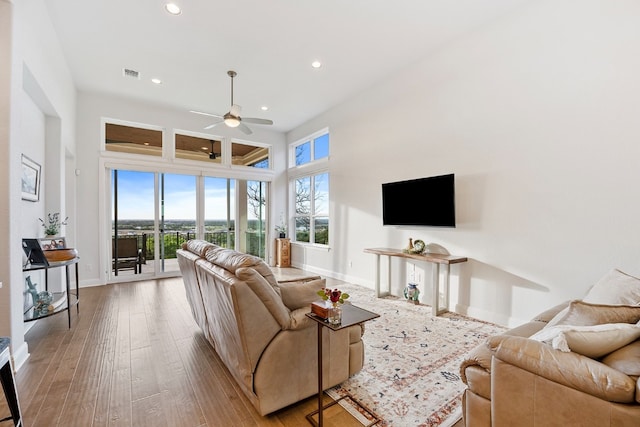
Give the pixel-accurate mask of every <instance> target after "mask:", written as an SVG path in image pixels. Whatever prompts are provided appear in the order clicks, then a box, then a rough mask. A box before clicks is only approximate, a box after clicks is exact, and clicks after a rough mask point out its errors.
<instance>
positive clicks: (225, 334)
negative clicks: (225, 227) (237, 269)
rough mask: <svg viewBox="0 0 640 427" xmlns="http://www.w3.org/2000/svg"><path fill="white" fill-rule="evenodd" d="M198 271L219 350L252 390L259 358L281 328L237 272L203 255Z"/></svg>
mask: <svg viewBox="0 0 640 427" xmlns="http://www.w3.org/2000/svg"><path fill="white" fill-rule="evenodd" d="M196 272H197V276H198V280H199V282H200V287H201V292H202V299H203V303H204V308H205V311H206V314H207V321H208V325H209V335H210V336H211V339H212V340H213V343H214V347H215V349H216V352H217V353H218V355H219V356H220V358H221V359H222V360H223V361H224V363H225V365H226V366H227V368H229V371H230V372H231V373H232V374H233V376H234V377H235V378H236V380H237V381H238V383H240V384H241V385H242V386H243V387H245V388H246V389H247V390H249V392H250V393H252V392H253V391H252V390H251V387H252V381H253V380H252V375H253V371H254V370H255V367H256V365H257V363H258V360H259V359H260V356H261V354H262V352H263V351H264V349H265V347H266V346H267V345H268V344H269V342H270V341H271V340H272V339H273V337H274V336H275V335H276V334H277V333H278V332H280V331H281V330H282V328H281V326H280V324H279V322H278V321H277V320H276V319H275V318H274V316H273V315H272V314H271V312H270V311H269V308H268V307H267V305H265V303H264V302H263V301H261V299H260V297H259V296H258V295H257V294H256V293H255V292H254V291H253V290H252V289H251V288H250V287H249V286H248V285H247V283H246V282H245V281H243V280H241V279H239V278H238V277H237V276H236V275H234V274H231V273H230V272H229V271H227V270H225V269H223V268H221V267H219V266H217V265H214V264H212V263H210V262H208V261H206V260H203V259H200V260H198V261H197V262H196ZM264 287H269V288H270V286H269V285H265V286H264ZM272 292H273V291H272ZM285 310H286V308H285Z"/></svg>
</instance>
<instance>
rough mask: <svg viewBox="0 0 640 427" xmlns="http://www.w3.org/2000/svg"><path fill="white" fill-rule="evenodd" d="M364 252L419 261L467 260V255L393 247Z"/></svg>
mask: <svg viewBox="0 0 640 427" xmlns="http://www.w3.org/2000/svg"><path fill="white" fill-rule="evenodd" d="M364 252H366V253H369V254H376V255H387V256H397V257H402V258H411V259H417V260H420V261H427V262H435V263H437V264H457V263H460V262H467V261H468V260H467V257H461V256H456V255H444V254H435V253H421V254H408V253H405V252H402V249H394V248H367V249H365V250H364Z"/></svg>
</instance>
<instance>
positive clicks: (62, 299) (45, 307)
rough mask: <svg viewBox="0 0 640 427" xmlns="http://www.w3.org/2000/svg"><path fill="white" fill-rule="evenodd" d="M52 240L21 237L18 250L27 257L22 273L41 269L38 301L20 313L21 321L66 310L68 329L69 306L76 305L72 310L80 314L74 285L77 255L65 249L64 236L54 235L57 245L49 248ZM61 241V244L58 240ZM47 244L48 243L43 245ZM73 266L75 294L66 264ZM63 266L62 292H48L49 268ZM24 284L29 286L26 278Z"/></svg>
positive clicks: (76, 286) (76, 290) (77, 278)
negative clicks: (42, 285)
mask: <svg viewBox="0 0 640 427" xmlns="http://www.w3.org/2000/svg"><path fill="white" fill-rule="evenodd" d="M53 241H54V239H22V249H23V250H24V253H25V255H26V256H27V263H26V264H25V265H24V266H23V268H22V271H23V272H24V273H26V272H30V271H38V270H44V277H45V278H44V287H45V290H44V291H43V292H39V293H37V298H38V301H34V302H33V305H32V306H31V307H30V308H29V309H28V310H27V311H26V312H25V313H24V321H25V322H32V321H34V320H38V319H42V318H45V317H49V316H52V315H54V314H58V313H62V312H63V311H66V312H67V318H68V321H69V328H71V307H73V306H74V305H75V306H76V313H77V314H79V313H80V293H79V288H78V283H79V277H78V276H79V275H78V262H79V261H80V257H79V256H78V252H77V251H76V250H75V249H73V248H66V242H65V241H64V238H57V239H56V241H57V242H59V244H60V246H62V247H56V248H51V245H50V243H52V242H53ZM60 242H61V243H60ZM47 245H49V246H47ZM72 265H75V279H76V283H75V293H73V292H71V289H70V288H71V277H70V274H71V272H70V271H69V267H70V266H72ZM60 267H64V269H65V279H66V280H65V285H66V290H65V292H49V270H50V269H52V268H60ZM27 284H28V285H29V287H30V288H31V287H32V286H31V283H30V278H29V277H27Z"/></svg>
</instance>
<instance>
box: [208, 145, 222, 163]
mask: <svg viewBox="0 0 640 427" xmlns="http://www.w3.org/2000/svg"><path fill="white" fill-rule="evenodd" d="M209 142H211V151H210V152H209V159H211V160H215V159H216V157H217V156H219V155H220V153H216V152H215V151H213V143H214V141H213V140H210V141H209Z"/></svg>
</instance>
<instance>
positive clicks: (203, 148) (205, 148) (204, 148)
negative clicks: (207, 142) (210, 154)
mask: <svg viewBox="0 0 640 427" xmlns="http://www.w3.org/2000/svg"><path fill="white" fill-rule="evenodd" d="M200 148H201V149H202V150H205V151H207V150H208V149H209V147H200Z"/></svg>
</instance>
